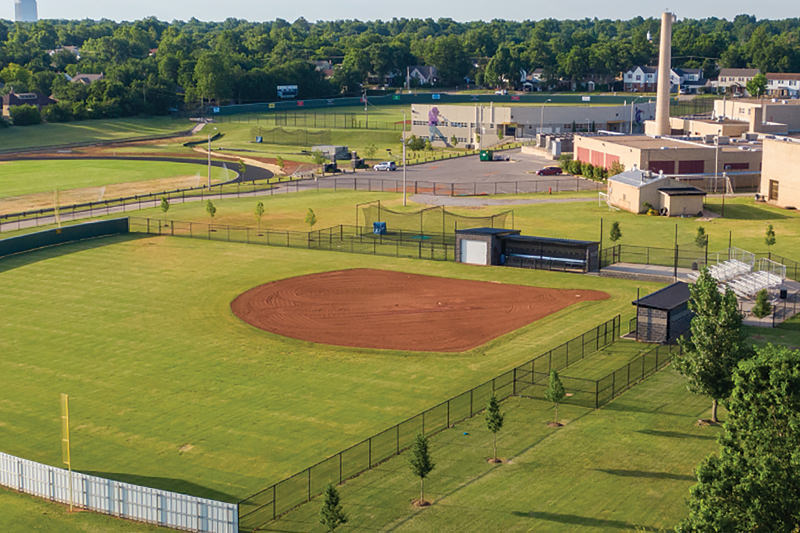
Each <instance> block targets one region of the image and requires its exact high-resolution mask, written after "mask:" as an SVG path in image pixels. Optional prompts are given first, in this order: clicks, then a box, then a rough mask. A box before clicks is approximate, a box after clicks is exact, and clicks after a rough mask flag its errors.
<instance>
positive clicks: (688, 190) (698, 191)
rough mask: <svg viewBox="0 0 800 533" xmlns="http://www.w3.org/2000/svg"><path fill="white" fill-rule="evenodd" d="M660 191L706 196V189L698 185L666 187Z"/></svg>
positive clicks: (669, 194) (673, 194) (667, 193)
mask: <svg viewBox="0 0 800 533" xmlns="http://www.w3.org/2000/svg"><path fill="white" fill-rule="evenodd" d="M658 192H661V193H664V194H666V195H667V196H706V194H708V193H706V191H704V190H702V189H698V188H697V187H674V188H666V189H658Z"/></svg>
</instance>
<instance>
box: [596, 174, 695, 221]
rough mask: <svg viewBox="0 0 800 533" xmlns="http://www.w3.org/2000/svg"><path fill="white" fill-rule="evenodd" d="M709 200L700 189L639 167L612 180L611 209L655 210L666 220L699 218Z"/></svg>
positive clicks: (637, 212) (610, 181)
mask: <svg viewBox="0 0 800 533" xmlns="http://www.w3.org/2000/svg"><path fill="white" fill-rule="evenodd" d="M705 196H706V192H705V191H702V190H700V189H698V188H697V187H687V186H686V185H685V184H683V183H681V182H679V181H678V180H675V179H672V178H669V177H667V176H665V175H664V174H663V173H659V174H655V173H653V172H650V171H647V170H639V169H638V168H637V167H635V166H634V167H633V169H632V170H626V171H625V172H623V173H621V174H617V175H616V176H611V177H610V178H608V205H610V206H613V207H616V208H619V209H624V210H625V211H629V212H631V213H636V214H642V213H646V212H647V211H648V210H649V209H653V210H654V211H656V212H658V213H660V214H662V215H666V216H697V215H699V214H701V213H702V212H703V201H704V200H705Z"/></svg>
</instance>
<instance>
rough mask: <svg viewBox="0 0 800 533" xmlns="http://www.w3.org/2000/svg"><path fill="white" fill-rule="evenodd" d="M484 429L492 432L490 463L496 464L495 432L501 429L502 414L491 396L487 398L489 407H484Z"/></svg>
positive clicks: (495, 400) (498, 405) (495, 399)
mask: <svg viewBox="0 0 800 533" xmlns="http://www.w3.org/2000/svg"><path fill="white" fill-rule="evenodd" d="M485 417H486V428H487V429H488V430H489V431H491V432H492V437H493V443H492V451H493V455H492V462H494V463H498V462H500V461H498V459H497V432H498V431H500V430H501V429H502V428H503V418H504V417H503V413H501V412H500V404H499V403H498V402H497V398H496V397H495V396H494V395H492V397H491V398H489V405H487V406H486V413H485Z"/></svg>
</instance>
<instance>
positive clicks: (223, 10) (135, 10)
mask: <svg viewBox="0 0 800 533" xmlns="http://www.w3.org/2000/svg"><path fill="white" fill-rule="evenodd" d="M38 4H39V18H56V19H62V18H63V19H83V18H91V19H101V18H109V19H113V20H135V19H140V18H144V17H148V16H155V17H158V18H159V19H162V20H168V21H171V20H176V19H178V20H188V19H190V18H192V17H195V18H198V19H200V20H224V19H226V18H229V17H234V18H242V19H247V20H251V21H265V20H274V19H275V18H282V19H285V20H288V21H293V20H295V19H297V18H299V17H305V18H306V20H309V21H316V20H331V19H343V18H348V19H350V18H358V19H360V20H374V19H382V20H388V19H391V18H393V17H406V18H428V17H431V18H434V19H436V18H440V17H449V18H452V19H455V20H459V21H466V20H491V19H495V18H499V19H508V20H525V19H531V20H538V19H543V18H557V19H577V18H585V17H589V18H593V17H599V18H612V19H618V18H619V19H629V18H632V17H635V16H643V17H658V16H659V15H660V13H661V12H662V11H664V10H665V9H667V8H669V10H671V11H673V12H674V13H675V14H676V15H677V16H678V17H679V18H683V17H686V18H705V17H711V16H714V17H719V18H727V19H732V18H733V17H735V16H736V15H738V14H742V13H744V14H748V15H755V16H756V17H758V18H772V19H775V18H789V17H800V2H798V1H797V0H760V1H758V2H753V1H752V0H748V1H743V0H726V1H725V2H720V1H718V0H711V1H705V2H704V1H697V0H672V1H671V2H668V3H667V2H653V1H652V0H612V1H611V2H608V1H605V2H600V1H597V0H560V1H553V0H504V1H503V2H500V3H497V4H495V3H494V2H491V1H486V0H457V1H453V0H450V1H445V2H431V1H430V0H399V1H397V0H395V1H388V0H340V1H339V2H331V1H330V0H301V1H297V0H294V1H290V0H224V1H221V0H166V1H165V0H137V1H135V2H133V1H130V0H123V1H120V0H116V1H111V2H98V1H97V0H39V2H38ZM0 5H2V7H0V18H4V19H9V20H13V18H14V2H13V0H0Z"/></svg>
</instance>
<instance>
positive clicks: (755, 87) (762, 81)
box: [746, 73, 767, 98]
mask: <svg viewBox="0 0 800 533" xmlns="http://www.w3.org/2000/svg"><path fill="white" fill-rule="evenodd" d="M746 87H747V92H748V93H750V96H752V97H753V98H760V97H762V96H764V94H766V92H767V77H766V76H765V75H763V74H761V73H759V74H756V75H755V76H753V79H752V80H750V81H748V82H747V85H746Z"/></svg>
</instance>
